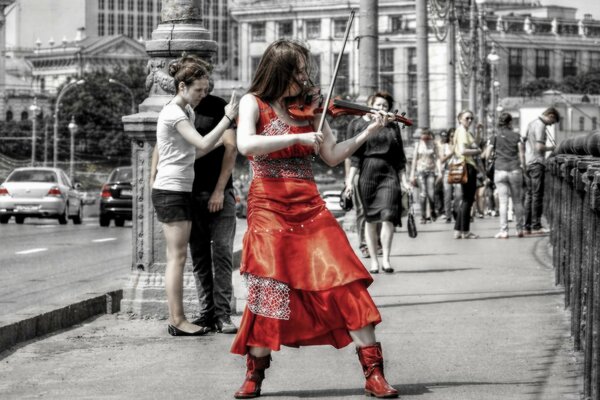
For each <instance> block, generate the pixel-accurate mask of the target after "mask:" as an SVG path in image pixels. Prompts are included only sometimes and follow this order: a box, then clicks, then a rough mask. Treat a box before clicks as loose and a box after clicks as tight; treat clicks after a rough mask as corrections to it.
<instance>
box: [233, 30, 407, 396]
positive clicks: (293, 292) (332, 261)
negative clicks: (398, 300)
mask: <svg viewBox="0 0 600 400" xmlns="http://www.w3.org/2000/svg"><path fill="white" fill-rule="evenodd" d="M310 60H311V57H310V52H309V50H308V49H307V48H306V47H304V46H303V45H302V44H300V43H299V42H296V41H293V40H287V39H281V40H277V41H275V42H273V43H271V44H270V45H269V46H268V47H267V49H266V50H265V53H264V54H263V57H262V59H261V60H260V62H259V64H258V67H257V70H256V73H255V75H254V79H253V81H252V84H251V86H250V89H249V93H248V94H246V95H245V96H244V97H243V98H242V100H241V103H240V116H239V122H238V131H237V144H238V150H239V152H240V153H242V154H244V155H246V156H248V158H249V159H250V165H251V167H252V170H253V173H254V174H253V179H252V183H251V185H250V189H249V192H248V230H247V231H246V234H245V236H244V242H243V253H242V262H241V267H240V272H241V273H242V274H243V275H244V277H245V279H246V282H247V284H248V298H247V306H246V309H245V310H244V314H243V316H242V321H241V323H240V327H239V330H238V333H237V336H236V338H235V341H234V343H233V345H232V348H231V351H232V352H233V353H235V354H241V355H247V359H246V366H247V371H246V378H245V380H244V383H243V384H242V386H241V387H240V389H239V390H238V391H237V392H236V393H235V397H236V398H252V397H257V396H260V393H261V384H262V381H263V379H264V378H265V369H266V368H268V367H269V366H270V361H271V352H272V351H274V350H275V351H276V350H279V349H280V347H281V346H282V345H284V346H290V347H299V346H308V345H324V344H329V345H332V346H334V347H336V348H342V347H344V346H347V345H348V344H350V343H351V342H354V343H355V345H356V346H357V352H358V355H359V360H360V363H361V364H362V367H363V371H364V374H365V377H366V379H367V383H366V386H365V390H366V392H367V393H370V394H374V395H376V396H378V397H397V396H398V392H397V391H396V390H395V389H394V388H393V387H391V386H390V385H389V384H388V383H387V381H386V380H385V378H384V374H383V356H382V352H381V345H380V344H379V343H378V342H377V340H376V337H375V329H374V326H375V325H376V324H378V323H380V322H381V315H380V314H379V311H378V310H377V307H376V306H375V304H374V303H373V300H372V299H371V297H370V295H369V293H368V291H367V287H368V286H369V285H370V284H371V283H372V281H373V280H372V277H371V275H370V274H369V273H368V271H367V270H366V269H365V268H364V266H363V265H362V263H361V261H360V260H359V259H358V257H357V256H356V255H355V254H354V251H353V250H352V248H351V246H350V244H349V242H348V239H347V237H346V235H345V233H344V231H343V230H342V228H341V226H340V225H339V224H338V222H337V221H336V219H335V218H334V217H333V215H332V214H331V213H330V212H329V211H328V210H327V207H326V206H325V202H324V201H323V199H322V198H321V197H320V195H319V191H318V189H317V186H316V184H315V181H314V177H313V171H312V166H311V162H312V158H313V156H314V155H315V154H317V155H319V156H320V157H321V158H322V159H323V161H324V162H325V163H327V164H328V165H331V166H334V165H337V164H339V163H341V162H343V161H344V159H346V158H347V157H349V156H350V155H351V154H352V153H353V152H354V151H356V149H358V147H359V146H361V145H362V144H363V143H364V142H365V141H366V140H367V138H368V137H369V136H371V135H374V134H376V133H377V132H379V131H380V130H382V129H383V128H384V126H386V125H387V124H388V123H389V122H390V121H391V119H392V118H393V116H390V115H389V114H386V113H383V112H377V113H373V115H372V117H373V118H372V121H371V123H370V124H369V125H368V126H367V127H366V128H365V130H364V131H363V132H362V133H361V134H359V135H358V136H356V137H354V138H352V139H348V140H345V141H343V142H340V143H336V140H335V138H334V136H333V134H332V132H331V130H330V128H329V126H328V125H327V124H326V123H325V124H324V126H323V129H322V132H315V129H316V127H317V126H318V125H319V121H318V117H317V118H315V121H298V120H294V119H292V118H291V117H290V115H289V113H288V105H289V103H290V101H294V100H296V99H304V98H305V96H304V94H305V90H306V89H307V88H308V86H309V85H308V84H309V83H310V78H309V77H310V72H311V69H310Z"/></svg>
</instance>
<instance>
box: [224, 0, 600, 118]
mask: <svg viewBox="0 0 600 400" xmlns="http://www.w3.org/2000/svg"><path fill="white" fill-rule="evenodd" d="M448 3H450V2H448ZM453 4H454V5H455V10H454V15H455V16H456V21H457V35H456V43H457V44H456V49H455V55H454V56H455V59H456V64H457V65H456V75H455V76H454V77H449V76H448V75H447V64H448V62H449V60H451V58H450V57H449V56H450V52H449V50H448V45H447V40H448V39H447V37H446V38H445V39H443V40H439V39H438V37H439V36H440V35H438V34H437V33H438V30H439V29H436V28H439V27H441V26H444V24H447V23H448V22H447V19H446V20H444V19H443V18H440V17H439V15H434V14H432V10H430V16H429V17H430V19H429V26H430V35H429V97H430V104H429V106H430V109H431V110H432V112H431V120H430V121H429V123H428V124H427V125H429V126H430V127H431V128H433V129H447V128H448V126H446V125H447V121H448V118H447V116H446V115H445V114H446V103H447V101H448V100H447V99H448V97H449V96H448V93H447V88H448V79H456V81H457V84H456V94H455V99H456V100H455V101H456V108H457V109H459V110H460V109H463V108H467V107H468V106H469V93H468V88H469V80H470V79H478V82H477V87H479V88H480V90H484V91H490V88H491V86H490V85H491V80H490V68H491V67H490V65H489V63H487V61H486V56H487V55H488V54H489V53H490V52H491V48H492V45H494V46H495V48H496V52H497V55H498V59H497V63H496V64H495V65H494V73H495V75H494V80H495V81H497V82H498V83H497V84H496V86H495V87H496V90H497V92H496V96H497V99H498V101H497V102H496V103H495V104H499V102H500V100H502V99H503V98H505V97H509V96H515V94H517V93H518V91H519V89H520V87H521V85H522V84H524V83H527V82H529V81H532V80H535V79H538V78H544V77H546V78H551V79H553V80H555V81H561V80H562V79H564V78H565V77H568V76H573V75H576V74H578V73H581V72H588V71H591V70H593V69H594V68H599V67H600V62H599V61H600V48H599V47H598V40H600V21H598V20H594V19H592V18H591V16H585V17H584V18H583V19H581V20H578V19H576V18H575V15H576V11H577V10H576V9H574V8H568V7H555V6H546V7H543V6H531V2H523V1H515V0H512V1H511V0H506V1H487V2H484V5H483V6H481V7H480V9H479V10H477V14H475V17H476V18H478V19H479V21H482V22H483V23H482V24H481V25H480V26H481V27H482V28H481V30H480V31H479V30H478V32H483V33H484V35H483V36H484V42H483V43H484V48H483V49H482V50H483V51H481V52H479V51H471V49H472V48H473V47H475V46H476V45H477V43H471V41H470V37H469V29H470V28H469V27H470V20H471V18H470V13H469V7H468V2H466V1H459V0H457V1H455V2H453ZM352 8H354V9H356V10H358V9H359V1H358V0H354V1H346V2H337V1H327V0H306V1H303V2H301V3H300V2H296V1H288V0H278V1H274V0H264V1H258V2H257V1H250V0H248V1H244V0H237V1H236V2H235V6H232V7H231V13H232V16H233V18H234V20H235V21H236V22H237V24H238V43H237V45H236V48H235V49H234V51H236V52H237V54H234V55H232V58H235V59H236V60H239V74H238V78H239V79H240V80H241V81H243V82H249V81H250V80H251V77H252V74H253V72H254V70H255V69H256V66H257V65H258V62H259V61H260V56H261V55H262V53H263V51H264V50H265V48H266V47H267V45H268V44H269V43H271V42H272V41H273V40H276V39H278V38H281V37H293V38H296V39H300V40H302V41H304V42H306V43H307V44H308V46H309V47H310V50H311V53H312V55H313V60H312V61H313V64H314V65H316V66H317V68H318V72H317V74H316V76H315V81H316V82H317V83H320V84H321V85H323V86H324V87H328V86H329V82H330V80H331V76H332V71H333V68H334V66H335V60H336V59H337V55H338V53H339V51H340V48H341V41H342V37H343V34H344V30H345V26H346V21H347V19H348V16H349V12H350V9H352ZM447 15H448V14H447ZM359 26H360V17H359V15H357V17H356V19H355V22H354V25H353V27H352V31H351V34H350V41H349V44H348V45H347V46H346V50H345V52H344V56H343V57H344V58H343V61H342V65H341V69H340V72H339V76H338V78H337V80H336V86H335V91H334V93H335V94H337V95H341V96H346V97H349V98H356V97H357V96H358V89H359V80H360V77H359V74H358V72H359V68H358V66H359V59H358V54H359V53H358V48H357V47H358V43H359V37H358V36H359ZM378 30H379V41H378V44H379V87H380V88H382V89H386V90H388V91H390V92H391V93H392V94H393V96H394V98H395V99H396V101H397V104H396V108H398V109H399V110H401V111H406V112H407V115H408V116H409V117H412V118H416V116H417V112H416V106H417V102H416V99H417V62H416V60H417V57H416V55H417V53H416V52H417V49H416V16H415V3H414V1H391V0H380V1H379V18H378ZM476 34H477V32H476ZM481 54H483V58H482V57H481ZM474 64H478V65H479V66H480V67H481V70H482V71H483V75H482V76H481V77H480V78H475V76H474V75H473V74H472V73H471V72H472V67H473V65H474ZM461 65H462V66H463V68H461ZM465 65H466V66H467V67H466V68H464V66H465ZM490 97H491V96H486V97H485V98H486V102H488V101H490ZM484 106H487V103H486V104H485V105H484ZM488 108H489V107H488ZM589 124H590V126H591V121H589ZM577 125H578V126H579V124H577ZM422 126H425V125H422Z"/></svg>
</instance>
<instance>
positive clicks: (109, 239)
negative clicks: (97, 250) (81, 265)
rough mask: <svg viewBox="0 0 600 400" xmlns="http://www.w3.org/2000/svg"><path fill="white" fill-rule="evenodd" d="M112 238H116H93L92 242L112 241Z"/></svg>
mask: <svg viewBox="0 0 600 400" xmlns="http://www.w3.org/2000/svg"><path fill="white" fill-rule="evenodd" d="M113 240H117V238H114V237H113V238H105V239H94V240H92V242H94V243H102V242H112V241H113Z"/></svg>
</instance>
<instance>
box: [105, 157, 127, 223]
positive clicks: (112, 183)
mask: <svg viewBox="0 0 600 400" xmlns="http://www.w3.org/2000/svg"><path fill="white" fill-rule="evenodd" d="M132 179H133V171H132V169H131V167H119V168H117V169H115V170H113V171H112V172H111V173H110V175H109V176H108V181H107V182H106V183H105V184H104V185H103V186H102V192H101V193H100V217H99V221H100V226H109V225H110V221H111V220H113V219H114V220H115V225H116V226H123V225H124V224H125V221H131V215H132V212H131V209H132V189H131V181H132Z"/></svg>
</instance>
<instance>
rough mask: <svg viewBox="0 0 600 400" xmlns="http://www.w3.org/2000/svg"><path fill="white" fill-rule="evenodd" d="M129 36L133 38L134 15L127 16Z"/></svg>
mask: <svg viewBox="0 0 600 400" xmlns="http://www.w3.org/2000/svg"><path fill="white" fill-rule="evenodd" d="M127 36H129V37H130V38H133V15H131V14H129V15H127Z"/></svg>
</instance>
